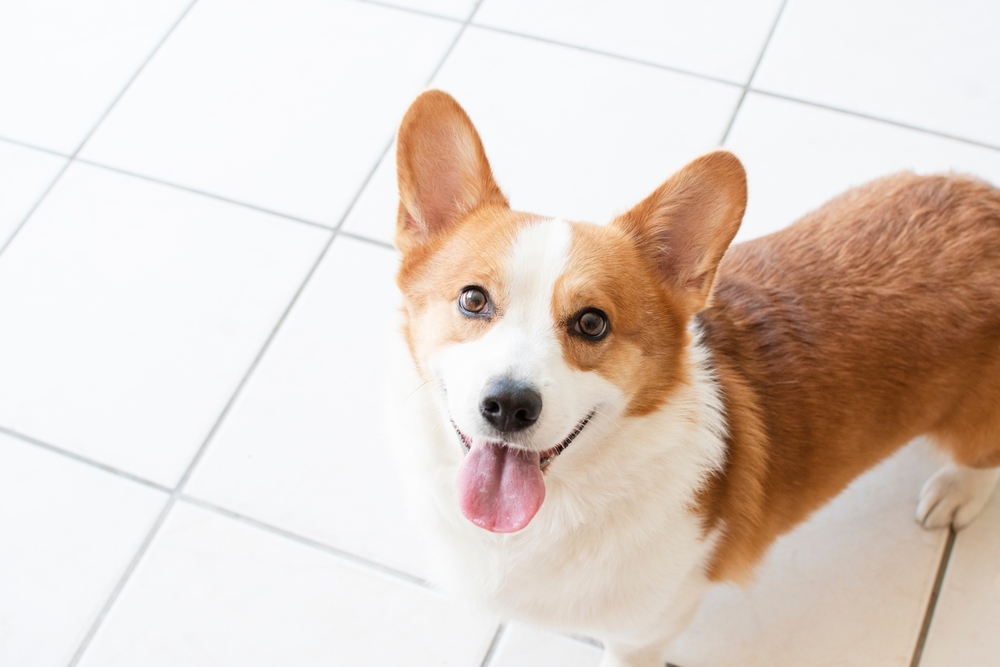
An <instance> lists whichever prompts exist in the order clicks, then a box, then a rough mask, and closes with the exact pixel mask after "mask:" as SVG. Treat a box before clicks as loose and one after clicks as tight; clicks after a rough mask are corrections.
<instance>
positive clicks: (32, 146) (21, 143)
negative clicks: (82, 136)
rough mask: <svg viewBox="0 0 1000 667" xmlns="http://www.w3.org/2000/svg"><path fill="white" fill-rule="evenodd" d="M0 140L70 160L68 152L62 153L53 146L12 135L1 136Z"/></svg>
mask: <svg viewBox="0 0 1000 667" xmlns="http://www.w3.org/2000/svg"><path fill="white" fill-rule="evenodd" d="M0 141H2V142H4V143H5V144H11V145H12V146H20V147H21V148H30V149H32V150H36V151H40V152H42V153H48V154H49V155H54V156H56V157H61V158H62V159H64V160H68V159H69V158H70V155H67V154H66V153H60V152H59V151H56V150H52V149H51V148H46V147H45V146H38V145H36V144H29V143H28V142H27V141H21V140H20V139H11V138H10V137H3V136H0Z"/></svg>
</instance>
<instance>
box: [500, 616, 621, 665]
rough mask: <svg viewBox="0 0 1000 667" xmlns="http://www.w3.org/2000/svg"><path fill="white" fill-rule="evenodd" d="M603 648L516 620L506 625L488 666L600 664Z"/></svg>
mask: <svg viewBox="0 0 1000 667" xmlns="http://www.w3.org/2000/svg"><path fill="white" fill-rule="evenodd" d="M603 655H604V651H602V650H601V649H599V648H597V647H596V646H592V645H590V644H586V643H584V642H582V641H580V640H577V639H572V638H570V637H564V636H562V635H557V634H554V633H551V632H545V631H542V630H537V629H535V628H531V627H528V626H525V625H519V624H517V623H515V624H512V625H508V626H507V627H506V628H504V631H503V635H502V636H501V637H500V641H499V642H497V647H496V651H495V652H494V653H493V658H492V659H491V660H490V662H489V667H597V665H598V664H600V662H601V657H602V656H603Z"/></svg>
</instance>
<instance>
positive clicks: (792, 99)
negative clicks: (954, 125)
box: [749, 86, 1000, 151]
mask: <svg viewBox="0 0 1000 667" xmlns="http://www.w3.org/2000/svg"><path fill="white" fill-rule="evenodd" d="M749 91H750V92H752V93H757V94H758V95H764V96H766V97H773V98H774V99H777V100H784V101H786V102H795V103H797V104H802V105H804V106H809V107H814V108H816V109H824V110H826V111H835V112H837V113H842V114H844V115H847V116H854V117H855V118H863V119H864V120H871V121H875V122H877V123H885V124H886V125H892V126H894V127H901V128H903V129H904V130H912V131H914V132H920V133H923V134H929V135H931V136H934V137H940V138H942V139H950V140H952V141H958V142H961V143H963V144H969V145H970V146H976V147H978V148H986V149H989V150H992V151H1000V145H993V144H988V143H986V142H984V141H976V140H975V139H967V138H965V137H960V136H958V135H955V134H948V133H947V132H941V131H939V130H932V129H929V128H926V127H920V126H919V125H910V124H909V123H904V122H903V121H899V120H892V119H891V118H882V117H881V116H872V115H871V114H867V113H864V112H863V111H851V110H850V109H844V108H841V107H837V106H833V105H832V104H825V103H823V102H813V101H810V100H804V99H800V98H798V97H794V96H792V95H786V94H784V93H777V92H774V91H770V90H763V89H761V88H754V87H753V86H751V87H750V88H749Z"/></svg>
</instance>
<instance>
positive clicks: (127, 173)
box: [75, 158, 367, 232]
mask: <svg viewBox="0 0 1000 667" xmlns="http://www.w3.org/2000/svg"><path fill="white" fill-rule="evenodd" d="M75 161H76V162H79V163H80V164H85V165H88V166H90V167H96V168H98V169H104V170H106V171H111V172H114V173H116V174H122V175H123V176H131V177H132V178H138V179H140V180H143V181H147V182H149V183H156V184H157V185H165V186H167V187H169V188H174V189H175V190H181V191H183V192H189V193H191V194H194V195H198V196H200V197H208V198H209V199H214V200H216V201H221V202H224V203H226V204H233V205H235V206H240V207H242V208H247V209H250V210H252V211H257V212H258V213H266V214H268V215H273V216H276V217H279V218H283V219H285V220H289V221H291V222H296V223H299V224H302V225H308V226H309V227H315V228H317V229H322V230H325V231H328V232H331V231H334V230H335V229H336V227H335V226H334V225H324V224H323V223H322V222H316V221H314V220H309V219H308V218H300V217H298V216H295V215H292V214H290V213H282V212H281V211H275V210H272V209H269V208H265V207H263V206H258V205H257V204H250V203H247V202H244V201H240V200H238V199H230V198H229V197H226V196H225V195H219V194H215V193H213V192H206V191H205V190H199V189H198V188H193V187H191V186H189V185H181V184H180V183H174V182H172V181H165V180H163V179H160V178H156V177H155V176H148V175H146V174H140V173H137V172H134V171H129V170H127V169H122V168H120V167H114V166H111V165H107V164H103V163H101V162H95V161H93V160H88V159H87V158H77V159H76V160H75ZM365 183H366V184H367V181H366V182H365ZM352 205H353V202H352Z"/></svg>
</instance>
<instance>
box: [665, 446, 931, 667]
mask: <svg viewBox="0 0 1000 667" xmlns="http://www.w3.org/2000/svg"><path fill="white" fill-rule="evenodd" d="M941 463H943V461H942V459H941V458H940V457H939V456H937V455H936V454H934V453H932V452H931V451H929V447H928V446H927V445H926V443H925V442H923V441H917V442H916V443H913V444H911V445H910V446H908V447H907V448H905V449H904V450H902V451H901V452H899V453H898V454H897V455H895V456H893V457H892V458H890V459H889V460H888V461H886V462H884V463H883V464H881V465H880V466H878V467H876V468H875V469H874V470H871V471H869V472H868V473H867V474H865V475H864V476H862V477H860V478H858V479H857V480H855V481H854V483H853V484H851V486H849V487H848V489H847V490H846V491H845V492H844V493H842V494H841V495H840V496H838V497H837V498H836V499H835V500H833V502H831V503H830V504H829V505H827V506H826V507H824V508H822V509H821V510H819V511H818V512H817V513H816V514H815V515H813V517H812V518H811V519H810V520H809V521H808V522H807V523H805V524H802V525H801V526H799V527H798V528H797V529H796V530H794V531H793V532H791V533H789V534H788V535H786V536H785V537H782V538H780V539H779V540H778V542H777V543H776V544H775V545H774V547H773V548H772V550H771V551H770V552H769V553H768V555H767V557H766V558H765V560H764V562H763V564H762V566H761V567H760V568H759V570H758V572H757V577H756V580H755V582H754V583H753V584H751V585H750V586H749V587H748V588H746V589H740V588H737V587H735V586H720V587H717V588H714V589H713V590H712V591H710V592H709V595H708V596H707V597H706V598H705V601H704V602H703V603H702V607H701V609H700V610H699V612H698V615H697V617H696V618H695V621H694V624H693V625H692V627H691V628H690V629H689V630H688V631H687V632H686V633H685V634H684V635H682V636H681V637H680V638H679V639H678V640H677V642H676V644H675V646H674V647H673V650H672V652H671V654H670V656H669V657H670V658H671V662H673V663H676V664H678V665H683V667H727V666H732V667H737V666H738V667H745V666H746V665H768V666H769V667H786V666H787V667H802V666H803V665H808V666H809V667H870V666H871V665H880V666H882V667H909V665H910V660H911V657H912V653H913V649H914V647H915V646H916V642H917V636H918V634H919V633H920V627H921V624H922V623H923V619H924V612H925V610H926V608H927V602H928V599H929V598H930V593H931V588H932V587H933V585H934V579H935V576H936V575H937V569H938V563H939V561H940V558H941V553H942V550H943V547H944V542H945V538H946V536H947V533H946V532H945V531H941V530H937V531H926V530H924V529H923V528H921V527H920V526H919V525H917V523H916V522H915V521H914V519H913V513H914V509H915V508H916V504H917V495H918V492H919V490H920V487H921V485H922V484H923V483H924V480H925V479H926V478H927V477H929V476H930V475H931V474H932V473H933V472H934V471H935V470H936V469H937V467H938V466H939V465H940V464H941Z"/></svg>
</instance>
